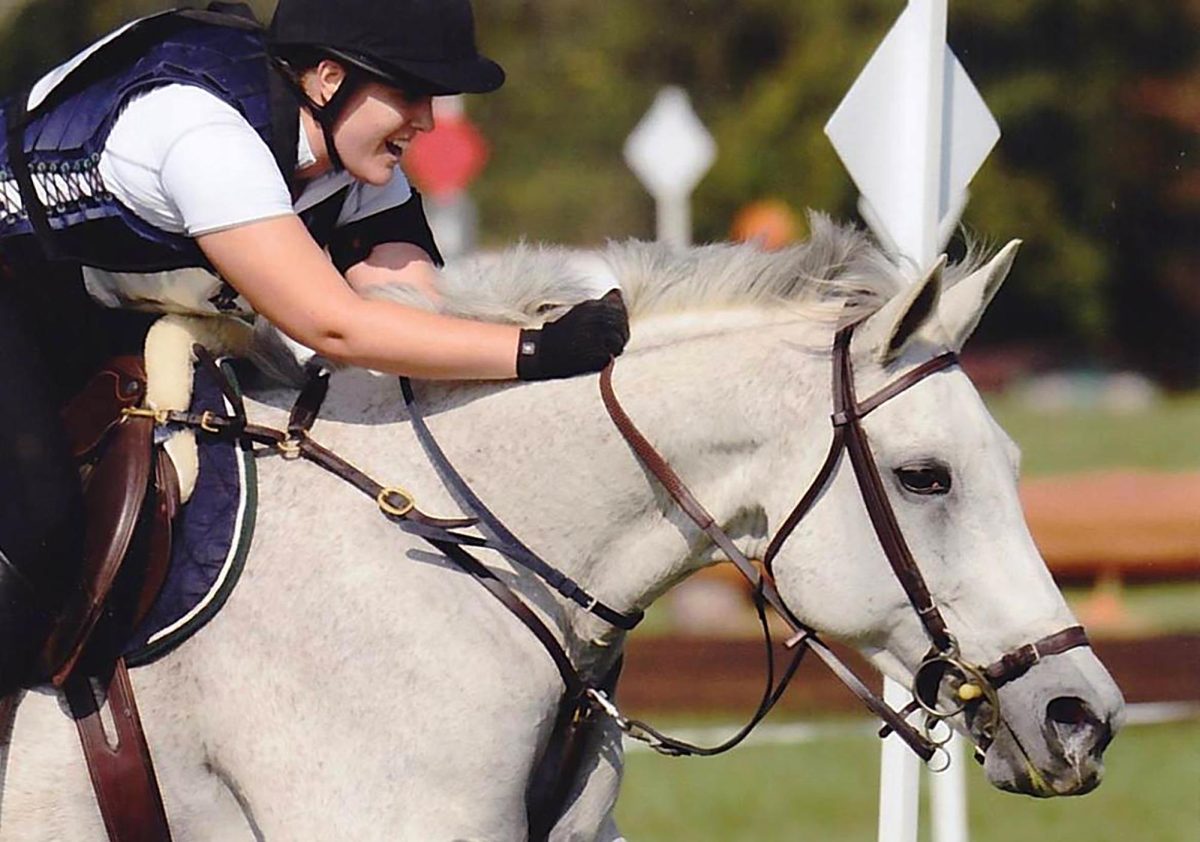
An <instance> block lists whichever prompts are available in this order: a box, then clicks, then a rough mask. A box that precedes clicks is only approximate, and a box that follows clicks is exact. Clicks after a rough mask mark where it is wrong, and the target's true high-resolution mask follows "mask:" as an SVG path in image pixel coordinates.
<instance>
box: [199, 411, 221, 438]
mask: <svg viewBox="0 0 1200 842" xmlns="http://www.w3.org/2000/svg"><path fill="white" fill-rule="evenodd" d="M216 417H217V416H216V415H214V414H213V411H212V410H211V409H206V410H204V412H203V413H201V415H200V429H201V430H203V431H204V432H206V433H219V432H221V429H220V428H219V427H218V426H217V425H216V424H214V423H213V422H214V421H215V420H216Z"/></svg>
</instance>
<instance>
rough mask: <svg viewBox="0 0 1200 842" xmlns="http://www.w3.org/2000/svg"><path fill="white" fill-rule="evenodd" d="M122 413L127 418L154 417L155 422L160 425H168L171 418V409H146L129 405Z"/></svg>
mask: <svg viewBox="0 0 1200 842" xmlns="http://www.w3.org/2000/svg"><path fill="white" fill-rule="evenodd" d="M121 415H123V416H124V417H126V418H152V419H153V420H154V423H155V424H157V425H158V426H160V427H165V426H167V423H168V422H169V420H170V410H167V409H145V408H143V407H140V406H127V407H125V408H124V409H122V410H121Z"/></svg>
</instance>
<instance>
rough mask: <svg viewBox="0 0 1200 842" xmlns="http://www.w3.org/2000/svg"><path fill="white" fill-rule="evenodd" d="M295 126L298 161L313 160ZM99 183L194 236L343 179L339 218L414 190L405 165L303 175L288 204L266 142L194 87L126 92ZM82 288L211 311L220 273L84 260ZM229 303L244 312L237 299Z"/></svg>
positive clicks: (307, 198) (302, 204)
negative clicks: (376, 172) (389, 171)
mask: <svg viewBox="0 0 1200 842" xmlns="http://www.w3.org/2000/svg"><path fill="white" fill-rule="evenodd" d="M311 160H312V152H311V149H310V148H309V145H308V140H307V138H306V137H305V133H304V131H303V127H301V132H300V143H299V147H298V149H297V162H298V165H300V164H302V163H304V162H307V161H311ZM100 176H101V178H102V179H103V181H104V185H105V188H106V189H107V190H108V191H109V192H111V193H112V194H113V195H114V196H116V197H117V199H119V200H120V201H121V203H122V204H124V205H125V206H126V207H128V208H129V209H130V210H131V211H133V212H134V213H135V214H137V215H138V216H139V217H141V218H142V219H144V220H146V221H147V222H149V223H150V224H151V225H154V226H155V227H156V228H160V229H162V230H164V231H170V232H172V233H176V234H183V235H185V236H189V237H195V236H199V235H200V234H207V233H211V232H214V231H220V230H222V229H225V228H232V227H235V226H238V225H245V224H246V223H249V222H256V221H260V220H264V219H270V218H272V217H278V216H284V215H287V214H291V213H300V212H302V211H304V210H307V209H308V208H311V207H313V206H314V205H316V204H318V203H319V202H321V201H322V200H324V199H326V198H328V197H329V196H330V195H332V194H334V193H336V192H337V191H339V190H341V189H342V188H344V187H346V186H347V185H349V187H350V189H349V191H348V192H347V194H346V198H345V200H344V202H343V204H342V208H341V211H340V213H339V215H338V219H337V225H338V226H342V225H345V224H347V223H350V222H354V221H355V220H359V219H364V218H366V217H368V216H372V215H374V214H376V213H379V212H380V211H383V210H387V209H389V208H393V207H397V206H399V205H402V204H404V203H405V202H407V201H408V200H409V199H410V198H411V196H412V189H411V188H410V187H409V184H408V180H407V179H406V178H405V176H404V173H403V172H402V171H401V170H400V169H399V168H397V169H396V171H395V175H394V176H393V178H392V180H391V181H390V182H388V183H387V184H386V185H383V186H381V187H377V186H375V185H371V184H365V183H363V182H359V181H356V180H355V179H354V177H353V176H351V175H350V174H349V173H347V172H344V171H343V172H340V173H329V174H326V175H324V176H321V177H319V178H316V179H313V180H312V181H310V182H308V183H307V184H306V185H305V187H304V190H303V192H301V194H300V195H299V196H298V197H297V198H296V200H295V201H294V202H293V201H292V198H291V196H290V194H289V192H288V187H287V184H286V182H285V181H284V179H283V176H282V175H281V174H280V172H279V168H278V166H277V164H276V163H275V159H274V157H273V155H272V154H271V150H270V149H269V148H268V147H267V145H266V143H264V142H263V140H262V138H261V137H260V136H259V134H258V132H256V131H255V130H254V127H253V126H251V125H250V124H249V123H248V122H246V120H245V118H244V117H242V116H241V114H239V113H238V112H237V110H236V109H235V108H233V107H232V106H230V105H229V104H227V103H226V102H224V101H222V100H221V99H220V98H218V97H216V96H215V95H213V94H211V93H209V92H208V91H206V90H204V89H202V88H199V87H196V86H194V85H183V84H173V85H165V86H163V87H160V88H155V89H153V90H151V91H149V92H148V93H146V94H143V95H141V96H138V97H136V98H134V99H133V100H131V101H130V102H129V103H128V105H126V107H125V108H124V110H123V111H122V112H121V114H120V115H119V116H118V118H117V120H116V121H115V123H114V124H113V128H112V131H111V132H110V134H109V136H108V138H107V140H106V142H105V145H104V149H103V151H102V152H101V156H100ZM84 281H85V283H86V285H87V289H88V292H89V293H90V294H91V295H92V297H93V298H95V299H96V300H97V301H98V302H100V303H101V304H103V305H105V306H108V307H124V308H132V309H149V310H154V311H166V312H185V313H206V314H211V313H214V312H217V311H216V308H215V306H214V305H213V304H211V303H210V302H209V299H210V298H211V297H212V296H214V295H216V294H217V292H218V291H219V290H220V288H221V282H220V279H219V278H218V277H217V276H216V275H214V274H212V273H211V272H209V271H207V270H205V269H183V270H174V271H171V272H151V273H130V272H110V271H107V270H102V269H97V268H94V267H84ZM235 303H236V311H238V312H243V313H249V312H250V309H249V305H247V304H246V302H245V301H244V300H243V299H241V298H240V297H239V298H238V300H237V301H236V302H235Z"/></svg>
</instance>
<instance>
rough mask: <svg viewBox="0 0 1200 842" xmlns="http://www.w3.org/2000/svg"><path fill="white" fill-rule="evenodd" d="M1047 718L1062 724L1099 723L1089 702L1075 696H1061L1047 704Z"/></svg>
mask: <svg viewBox="0 0 1200 842" xmlns="http://www.w3.org/2000/svg"><path fill="white" fill-rule="evenodd" d="M1046 718H1047V719H1049V720H1050V721H1051V722H1056V723H1058V724H1060V725H1085V724H1089V723H1090V724H1095V725H1099V724H1100V720H1099V719H1097V718H1096V716H1095V714H1093V713H1092V709H1091V708H1090V707H1088V706H1087V702H1085V701H1084V700H1083V699H1078V698H1076V697H1074V696H1059V697H1058V698H1057V699H1055V700H1053V701H1052V702H1050V704H1049V705H1047V706H1046Z"/></svg>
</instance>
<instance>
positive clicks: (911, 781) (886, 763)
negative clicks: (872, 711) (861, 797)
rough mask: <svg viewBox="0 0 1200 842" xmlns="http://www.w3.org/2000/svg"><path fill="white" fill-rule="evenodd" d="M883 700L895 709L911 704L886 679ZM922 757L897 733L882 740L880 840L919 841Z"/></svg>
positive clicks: (896, 684)
mask: <svg viewBox="0 0 1200 842" xmlns="http://www.w3.org/2000/svg"><path fill="white" fill-rule="evenodd" d="M883 700H884V702H886V703H887V704H888V706H889V707H891V708H893V709H896V710H898V709H900V708H902V707H904V706H905V705H906V704H908V700H909V692H908V690H907V689H906V688H905V687H904V685H903V684H900V683H899V682H896V681H893V680H892V679H890V678H885V679H884V680H883ZM920 764H921V760H920V758H919V757H917V755H916V754H914V753H913V751H912V750H911V749H909V747H908V746H907V745H906V744H905V742H904V740H902V739H900V738H899V737H898V736H896V735H895V734H891V735H889V736H888V738H887V739H886V740H884V741H883V749H882V752H881V755H880V774H879V776H880V783H879V842H916V840H917V822H918V819H919V817H920V815H919V806H920V805H919V796H920V794H921V765H920Z"/></svg>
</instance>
